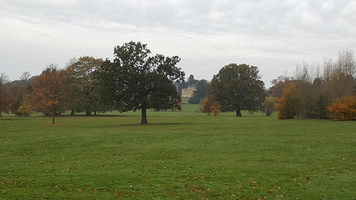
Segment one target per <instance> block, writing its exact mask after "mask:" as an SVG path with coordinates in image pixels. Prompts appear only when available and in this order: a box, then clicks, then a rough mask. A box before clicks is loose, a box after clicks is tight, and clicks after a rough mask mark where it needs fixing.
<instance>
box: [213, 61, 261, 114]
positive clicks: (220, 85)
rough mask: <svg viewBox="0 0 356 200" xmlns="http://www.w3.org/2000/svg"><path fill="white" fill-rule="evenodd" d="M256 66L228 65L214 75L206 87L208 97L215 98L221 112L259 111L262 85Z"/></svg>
mask: <svg viewBox="0 0 356 200" xmlns="http://www.w3.org/2000/svg"><path fill="white" fill-rule="evenodd" d="M258 72H259V71H258V68H257V67H256V66H249V65H246V64H240V65H237V64H229V65H226V66H225V67H223V68H221V69H220V71H219V73H218V74H217V75H214V77H213V79H212V81H211V83H210V84H209V87H208V95H213V96H215V98H216V100H217V101H218V102H219V103H220V105H221V106H222V111H235V112H236V117H241V116H242V115H241V110H251V111H253V110H259V109H260V108H261V105H262V102H263V100H264V97H265V94H264V83H263V81H261V80H260V78H261V77H260V76H259V75H258Z"/></svg>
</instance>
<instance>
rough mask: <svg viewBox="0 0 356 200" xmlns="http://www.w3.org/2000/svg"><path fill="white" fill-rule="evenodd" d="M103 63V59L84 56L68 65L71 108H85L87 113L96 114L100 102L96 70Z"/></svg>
mask: <svg viewBox="0 0 356 200" xmlns="http://www.w3.org/2000/svg"><path fill="white" fill-rule="evenodd" d="M102 64H103V60H102V59H97V58H94V57H89V56H84V57H80V58H79V59H78V60H76V61H74V62H73V63H71V64H70V65H69V66H68V67H67V69H66V70H67V71H68V73H69V74H70V76H69V77H70V80H69V82H70V87H69V90H70V91H69V92H70V97H69V98H70V99H71V104H70V109H71V110H72V114H74V109H76V110H84V111H85V114H86V115H91V113H92V112H94V114H96V110H97V107H98V104H99V86H98V83H97V78H96V77H95V75H94V72H95V71H96V70H97V69H98V68H99V67H100V66H101V65H102Z"/></svg>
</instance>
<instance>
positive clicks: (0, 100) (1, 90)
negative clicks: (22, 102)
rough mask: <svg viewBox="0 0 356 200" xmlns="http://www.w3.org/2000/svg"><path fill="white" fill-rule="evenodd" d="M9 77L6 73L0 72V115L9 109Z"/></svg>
mask: <svg viewBox="0 0 356 200" xmlns="http://www.w3.org/2000/svg"><path fill="white" fill-rule="evenodd" d="M9 83H10V81H9V78H8V76H7V75H6V74H4V73H1V74H0V117H1V116H2V115H1V113H2V112H5V113H8V112H9V111H10V109H11V96H10V92H9Z"/></svg>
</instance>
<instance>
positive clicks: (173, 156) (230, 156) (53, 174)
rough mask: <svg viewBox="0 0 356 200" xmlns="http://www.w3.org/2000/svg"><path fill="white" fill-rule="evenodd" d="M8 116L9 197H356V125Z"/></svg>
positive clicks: (188, 115)
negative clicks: (54, 120) (145, 123)
mask: <svg viewBox="0 0 356 200" xmlns="http://www.w3.org/2000/svg"><path fill="white" fill-rule="evenodd" d="M196 110H199V105H185V107H184V108H183V110H182V111H180V112H149V113H148V121H149V122H150V124H149V125H144V126H142V125H138V123H139V122H140V116H139V114H140V113H139V112H132V113H122V114H121V115H120V116H117V117H105V116H100V117H82V116H76V117H68V116H67V117H58V118H57V119H56V122H57V124H56V125H51V124H50V123H51V119H50V118H46V117H31V118H17V117H11V116H7V117H3V118H0V199H118V198H119V199H267V198H269V199H356V192H355V188H356V148H355V147H356V122H341V121H324V120H278V119H276V118H275V117H264V116H263V115H262V114H259V113H256V114H255V115H252V116H250V115H248V114H246V113H244V114H245V117H243V118H236V117H234V113H223V114H220V115H219V116H217V117H213V116H211V117H207V116H206V114H202V113H197V112H195V111H196Z"/></svg>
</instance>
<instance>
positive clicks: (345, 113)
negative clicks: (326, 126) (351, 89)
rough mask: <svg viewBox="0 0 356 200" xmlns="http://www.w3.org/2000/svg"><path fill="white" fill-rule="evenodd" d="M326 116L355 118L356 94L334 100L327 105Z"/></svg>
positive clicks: (341, 118) (340, 118)
mask: <svg viewBox="0 0 356 200" xmlns="http://www.w3.org/2000/svg"><path fill="white" fill-rule="evenodd" d="M328 117H329V118H330V119H333V120H345V121H346V120H356V96H347V97H344V98H341V99H337V100H335V101H334V102H333V104H332V105H331V106H329V107H328Z"/></svg>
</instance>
